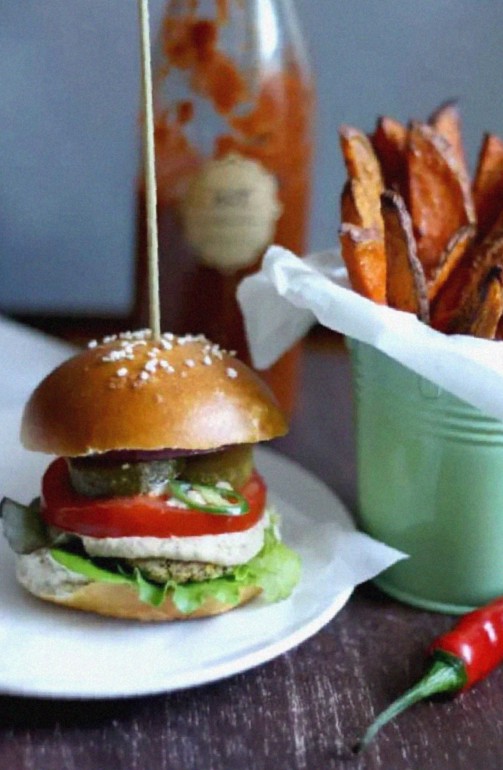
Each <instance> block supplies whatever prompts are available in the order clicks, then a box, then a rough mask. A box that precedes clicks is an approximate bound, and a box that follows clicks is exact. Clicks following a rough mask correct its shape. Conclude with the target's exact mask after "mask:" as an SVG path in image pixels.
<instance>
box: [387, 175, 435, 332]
mask: <svg viewBox="0 0 503 770" xmlns="http://www.w3.org/2000/svg"><path fill="white" fill-rule="evenodd" d="M381 206H382V215H383V220H384V244H385V248H386V299H387V302H388V305H389V306H390V307H394V308H397V309H398V310H405V311H407V312H409V313H415V315H417V317H418V318H420V319H421V320H422V321H425V322H428V316H429V312H428V296H427V289H426V279H425V276H424V271H423V267H422V265H421V263H420V261H419V259H418V256H417V251H416V243H415V240H414V235H413V232H412V221H411V218H410V215H409V212H408V211H407V209H406V207H405V203H404V201H403V198H402V197H401V196H400V195H399V194H398V193H396V192H394V191H392V190H387V191H386V192H384V193H383V194H382V196H381Z"/></svg>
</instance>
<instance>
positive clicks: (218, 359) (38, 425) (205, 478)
mask: <svg viewBox="0 0 503 770" xmlns="http://www.w3.org/2000/svg"><path fill="white" fill-rule="evenodd" d="M286 430H287V424H286V421H285V418H284V415H283V414H282V412H281V411H280V409H279V407H278V406H277V404H276V402H275V400H274V397H273V396H272V394H271V393H270V391H269V390H268V388H267V387H266V386H265V385H264V384H263V382H262V381H261V380H260V378H259V377H258V376H257V375H256V374H255V373H254V372H253V371H252V370H251V369H249V368H248V367H247V366H245V365H244V364H243V363H242V362H240V361H239V360H237V359H236V358H235V357H234V356H233V354H232V353H228V352H226V351H223V350H222V349H221V348H220V347H219V346H217V345H215V344H213V343H211V342H210V341H208V340H207V339H206V338H205V337H203V336H193V335H190V336H183V337H179V336H175V335H172V334H162V335H161V336H160V338H159V339H154V338H153V337H152V335H151V333H150V332H149V331H148V330H144V331H139V332H126V333H123V334H120V335H117V336H115V335H114V336H111V337H107V338H105V339H104V340H103V341H101V342H97V341H93V342H91V343H90V344H89V346H88V348H87V349H86V350H84V351H82V352H81V353H79V354H77V355H76V356H74V357H73V358H70V359H69V360H67V361H65V362H64V363H63V364H62V365H60V366H59V367H58V368H56V369H55V370H54V371H52V372H51V373H50V374H49V375H48V376H47V377H46V378H45V379H44V380H43V381H42V382H41V383H40V385H39V386H38V387H37V388H36V389H35V391H34V392H33V394H32V395H31V397H30V399H29V401H28V403H27V404H26V406H25V409H24V413H23V418H22V424H21V442H22V444H23V445H24V447H26V448H27V449H29V450H33V451H38V452H45V453H47V454H50V455H55V456H56V459H53V460H52V462H51V463H50V464H49V466H48V468H47V470H46V472H45V474H44V476H43V478H42V484H41V494H40V497H39V498H37V499H35V500H33V501H32V502H31V503H30V504H29V505H22V504H20V503H18V502H15V501H13V500H10V499H8V498H4V499H3V501H2V503H1V515H2V519H3V530H4V534H5V536H6V538H7V540H8V542H9V545H10V547H11V548H12V550H13V551H14V552H15V553H16V577H17V579H18V581H19V582H20V583H21V584H22V585H23V586H24V588H26V589H27V590H28V591H29V592H30V593H32V594H34V595H35V596H37V597H39V598H40V599H44V600H47V601H50V602H55V603H57V604H60V605H64V606H66V607H71V608H75V609H79V610H84V611H89V612H95V613H99V614H101V615H108V616H114V617H120V618H132V619H138V620H145V621H156V620H158V621H163V620H173V619H185V618H194V617H203V616H208V615H215V614H218V613H222V612H225V611H227V610H230V609H232V608H234V607H237V606H238V605H240V604H243V603H244V602H247V601H249V600H250V599H252V598H253V597H255V596H257V595H258V594H260V593H262V594H263V596H264V598H265V599H266V600H268V601H276V600H279V599H283V598H286V597H287V596H288V595H289V594H290V593H291V591H292V590H293V588H294V586H295V584H296V583H297V581H298V579H299V573H300V564H299V558H298V556H297V555H296V554H295V553H294V552H293V551H292V550H290V549H289V548H288V547H287V546H286V545H284V544H283V543H282V542H281V540H280V536H279V530H278V519H277V515H276V513H275V512H274V511H273V510H271V508H270V506H268V504H267V489H266V484H265V481H264V479H263V478H262V476H261V475H260V474H259V473H258V472H257V470H256V468H255V466H254V457H253V448H254V446H255V444H257V443H258V442H260V441H265V440H268V439H272V438H274V437H276V436H280V435H282V434H284V433H285V432H286Z"/></svg>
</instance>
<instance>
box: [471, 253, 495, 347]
mask: <svg viewBox="0 0 503 770" xmlns="http://www.w3.org/2000/svg"><path fill="white" fill-rule="evenodd" d="M482 294H483V296H482V297H481V303H480V304H479V307H478V308H477V312H476V313H475V316H474V318H473V319H472V322H471V324H470V327H469V328H468V332H467V333H468V334H471V335H473V336H474V337H483V338H485V339H488V340H493V339H495V337H496V333H497V330H498V324H499V322H500V320H501V316H502V314H503V285H502V282H501V268H500V267H493V268H491V270H490V272H489V276H488V278H487V280H486V281H485V284H484V287H483V291H482Z"/></svg>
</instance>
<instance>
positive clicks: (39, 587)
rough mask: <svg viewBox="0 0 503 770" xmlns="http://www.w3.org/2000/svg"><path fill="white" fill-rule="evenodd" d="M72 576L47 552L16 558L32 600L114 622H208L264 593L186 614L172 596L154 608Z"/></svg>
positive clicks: (210, 603)
mask: <svg viewBox="0 0 503 770" xmlns="http://www.w3.org/2000/svg"><path fill="white" fill-rule="evenodd" d="M72 576H73V575H72V573H70V572H69V571H68V570H66V569H65V568H64V567H60V565H58V564H56V562H54V560H53V559H52V558H51V557H50V556H49V554H48V552H47V551H45V549H42V550H41V551H37V552H35V553H33V554H29V555H25V556H20V557H18V558H17V565H16V577H17V579H18V581H19V583H21V585H22V586H23V587H24V588H25V589H26V590H27V591H29V593H31V594H32V595H33V596H36V597H38V598H39V599H43V600H44V601H48V602H53V603H54V604H59V605H61V606H64V607H69V608H71V609H75V610H82V611H84V612H94V613H96V614H98V615H106V616H108V617H113V618H124V619H129V620H141V621H168V620H190V619H191V618H205V617H210V616H211V615H220V614H222V613H223V612H228V611H229V610H233V609H235V608H236V607H239V606H241V605H242V604H245V603H246V602H249V601H250V600H251V599H253V598H254V597H255V596H258V595H259V594H260V593H261V591H262V589H261V588H259V587H258V586H247V587H246V588H242V589H240V592H239V601H238V602H237V603H236V604H228V603H227V604H225V603H223V602H219V601H217V600H216V599H214V598H213V597H211V598H208V599H206V600H205V601H204V602H203V604H201V605H200V607H198V608H197V610H194V611H193V612H190V613H184V612H181V611H180V610H179V609H178V607H177V606H176V605H175V604H174V602H173V600H172V598H171V597H170V595H169V593H168V595H167V596H166V599H165V601H164V602H163V604H162V605H161V606H159V607H153V606H152V605H150V604H146V603H145V602H142V601H140V599H139V597H138V594H137V592H136V591H135V589H134V588H132V587H131V586H128V585H121V584H119V585H117V584H113V583H101V582H96V581H94V582H93V581H86V582H83V581H82V580H79V579H78V578H77V579H76V580H75V581H73V580H72ZM76 577H77V576H76ZM79 577H80V576H79Z"/></svg>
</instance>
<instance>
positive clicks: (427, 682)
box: [355, 598, 503, 751]
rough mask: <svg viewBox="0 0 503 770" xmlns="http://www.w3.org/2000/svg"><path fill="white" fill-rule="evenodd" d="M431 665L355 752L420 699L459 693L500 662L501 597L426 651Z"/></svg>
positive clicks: (502, 638) (502, 643)
mask: <svg viewBox="0 0 503 770" xmlns="http://www.w3.org/2000/svg"><path fill="white" fill-rule="evenodd" d="M429 654H430V657H431V666H430V668H429V670H428V671H427V673H426V674H425V676H424V677H423V678H422V679H421V680H420V681H419V682H418V683H417V684H416V685H414V687H411V689H410V690H407V692H406V693H404V695H402V696H401V697H400V698H398V699H397V700H396V701H394V703H392V704H391V706H388V708H387V709H386V710H385V711H383V712H382V713H381V714H380V715H379V716H378V717H377V719H375V721H374V722H373V723H372V724H371V725H370V727H369V728H368V730H367V732H366V733H365V735H364V736H363V738H362V740H361V741H360V742H359V743H358V744H357V746H356V747H355V751H361V750H362V749H365V748H366V747H367V746H368V745H369V743H370V742H371V740H372V739H373V738H374V737H375V735H376V733H377V732H378V731H379V730H380V729H381V727H383V726H384V725H385V724H387V722H389V721H390V720H391V719H393V718H394V717H396V716H397V715H398V714H400V713H401V712H402V711H405V709H406V708H408V707H409V706H412V704H414V703H417V702H418V701H420V700H423V699H424V698H428V697H430V696H431V695H436V694H438V693H442V692H452V693H456V692H461V691H462V690H466V689H468V688H469V687H471V686H472V685H474V684H475V683H476V682H479V681H480V680H481V679H483V678H484V677H485V676H487V674H489V673H490V672H491V671H492V670H493V669H494V668H496V666H498V665H499V664H500V663H502V662H503V598H501V599H496V600H495V601H493V602H491V603H490V604H487V605H486V606H484V607H481V608H480V609H477V610H474V611H473V612H470V613H468V615H464V616H463V617H462V618H461V620H460V621H459V622H458V623H457V624H456V626H455V627H454V628H453V629H452V631H448V632H447V633H446V634H443V635H442V636H439V637H438V639H436V640H435V641H434V642H433V643H432V644H431V645H430V648H429Z"/></svg>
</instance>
